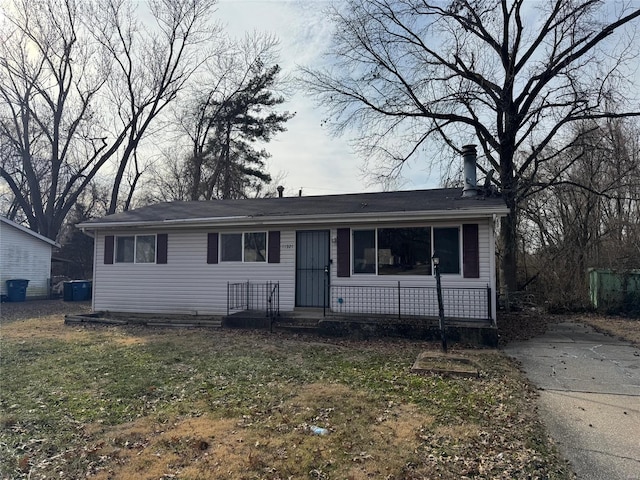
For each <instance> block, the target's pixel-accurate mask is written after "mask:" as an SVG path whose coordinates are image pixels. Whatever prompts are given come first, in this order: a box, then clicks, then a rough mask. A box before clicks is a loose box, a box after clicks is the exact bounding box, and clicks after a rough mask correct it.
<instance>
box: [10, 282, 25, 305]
mask: <svg viewBox="0 0 640 480" xmlns="http://www.w3.org/2000/svg"><path fill="white" fill-rule="evenodd" d="M28 286H29V280H24V279H22V278H14V279H12V280H7V297H8V299H9V301H10V302H24V301H25V299H26V298H27V287H28Z"/></svg>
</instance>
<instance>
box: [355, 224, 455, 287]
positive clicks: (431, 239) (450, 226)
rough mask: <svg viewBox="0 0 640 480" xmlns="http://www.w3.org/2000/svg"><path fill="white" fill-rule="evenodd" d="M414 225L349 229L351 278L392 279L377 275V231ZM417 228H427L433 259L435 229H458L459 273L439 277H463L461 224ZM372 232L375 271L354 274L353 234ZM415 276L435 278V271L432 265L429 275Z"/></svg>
mask: <svg viewBox="0 0 640 480" xmlns="http://www.w3.org/2000/svg"><path fill="white" fill-rule="evenodd" d="M415 226H416V225H402V226H399V227H396V226H384V227H369V228H364V227H363V228H351V229H350V230H351V231H350V235H351V238H350V241H351V248H350V251H349V264H350V268H351V276H355V277H360V276H362V277H372V276H376V277H393V276H394V275H380V274H378V229H379V228H413V227H415ZM417 227H422V228H429V235H430V236H431V238H430V241H431V252H430V257H433V254H434V237H433V231H434V229H436V228H457V229H458V260H459V265H460V271H459V272H458V273H440V275H441V276H447V277H450V278H451V277H459V278H462V276H463V271H462V270H463V268H464V265H463V258H462V224H459V223H458V224H438V225H417ZM370 230H373V232H374V234H373V236H374V238H373V240H374V244H375V250H376V262H375V266H376V271H375V273H374V272H371V273H356V272H355V269H354V262H353V261H354V256H353V250H354V245H355V243H354V241H353V232H364V231H370ZM416 276H420V277H435V276H436V272H435V269H434V268H433V265H432V266H431V275H416Z"/></svg>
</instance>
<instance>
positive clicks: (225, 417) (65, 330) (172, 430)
mask: <svg viewBox="0 0 640 480" xmlns="http://www.w3.org/2000/svg"><path fill="white" fill-rule="evenodd" d="M0 332H1V341H0V347H1V362H2V363H1V372H0V373H1V377H0V378H1V382H2V388H1V389H0V478H3V479H4V478H7V479H9V478H11V479H13V478H30V479H38V478H69V479H71V478H73V479H77V478H95V479H109V478H114V479H115V478H124V479H127V478H136V479H170V478H180V479H208V478H211V479H213V478H232V479H289V478H291V479H298V478H335V479H364V478H384V479H414V478H415V479H417V478H427V479H433V478H444V479H461V478H487V479H489V478H491V479H494V478H505V479H506V478H522V479H525V478H527V479H529V478H540V479H542V478H558V479H564V478H572V476H571V474H570V473H569V470H568V469H567V467H566V465H565V464H564V462H563V461H562V460H560V459H559V458H558V456H557V455H556V453H555V450H554V449H553V447H552V446H551V444H550V442H549V440H548V439H547V437H546V434H545V433H544V430H543V428H542V427H541V424H540V422H539V419H538V418H537V416H536V409H535V393H534V392H533V391H532V390H531V389H530V388H529V387H528V385H527V383H526V381H525V380H524V378H523V377H522V375H521V374H520V373H519V372H518V370H517V368H516V367H515V366H514V365H513V364H512V363H511V362H510V361H509V360H507V359H506V358H504V357H503V356H502V355H501V354H500V353H498V352H495V351H487V352H486V354H482V355H481V356H480V357H479V362H480V364H481V367H482V374H481V376H480V378H445V377H440V376H418V375H415V374H412V373H411V372H410V367H411V365H412V364H413V361H414V360H415V358H416V356H417V355H418V353H419V352H421V351H423V350H426V349H435V348H437V345H434V344H426V343H417V342H411V341H403V340H386V341H384V340H376V341H350V340H338V339H322V338H317V337H304V336H293V335H278V334H269V333H263V332H252V331H214V330H204V329H198V330H196V329H194V330H185V329H183V330H169V329H146V328H141V327H68V326H64V325H63V318H62V316H61V315H52V316H43V317H39V318H31V319H22V320H15V321H12V322H10V323H7V322H5V323H3V324H2V326H1V330H0ZM313 426H318V427H322V428H325V429H327V431H328V433H327V434H326V435H316V434H314V433H313V432H312V427H313Z"/></svg>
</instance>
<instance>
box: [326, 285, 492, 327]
mask: <svg viewBox="0 0 640 480" xmlns="http://www.w3.org/2000/svg"><path fill="white" fill-rule="evenodd" d="M442 296H443V304H444V309H445V314H446V316H447V317H448V318H460V319H469V320H492V295H491V287H490V286H488V285H487V286H486V287H442ZM329 303H330V305H329V312H330V313H332V314H344V315H369V316H371V315H380V316H385V317H386V316H396V317H397V318H398V319H399V320H400V319H402V318H409V317H414V318H415V317H438V315H439V312H438V294H437V288H436V287H435V286H434V287H424V286H405V285H402V284H401V283H400V282H397V284H394V285H331V286H330V299H329Z"/></svg>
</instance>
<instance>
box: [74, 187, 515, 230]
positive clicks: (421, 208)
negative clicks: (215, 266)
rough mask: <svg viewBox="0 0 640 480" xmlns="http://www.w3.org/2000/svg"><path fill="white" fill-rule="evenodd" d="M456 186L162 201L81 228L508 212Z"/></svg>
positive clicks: (490, 199)
mask: <svg viewBox="0 0 640 480" xmlns="http://www.w3.org/2000/svg"><path fill="white" fill-rule="evenodd" d="M461 194H462V190H461V189H459V188H440V189H431V190H410V191H398V192H380V193H355V194H343V195H322V196H307V197H283V198H258V199H242V200H212V201H192V202H183V201H177V202H166V203H158V204H155V205H149V206H146V207H141V208H138V209H135V210H130V211H128V212H123V213H117V214H114V215H109V216H106V217H103V218H98V219H93V220H89V221H87V222H84V223H82V224H81V225H80V226H82V227H87V228H91V227H92V226H97V225H105V226H108V224H119V225H122V224H130V225H135V224H143V223H149V222H153V223H155V222H167V221H176V220H180V221H185V222H188V221H189V220H196V219H198V220H202V219H211V220H212V221H215V219H225V218H235V217H244V218H247V217H260V218H268V217H278V218H280V217H295V216H299V217H313V216H325V215H348V216H353V215H357V214H362V213H369V214H376V213H379V214H393V213H395V212H397V213H405V212H407V213H408V212H427V213H428V212H434V213H435V212H446V211H451V212H454V211H456V212H460V211H473V210H483V211H485V212H486V211H487V210H495V213H506V206H505V202H504V200H503V199H502V198H501V197H496V196H491V197H484V196H477V197H471V198H462V195H461ZM301 220H302V218H301Z"/></svg>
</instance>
